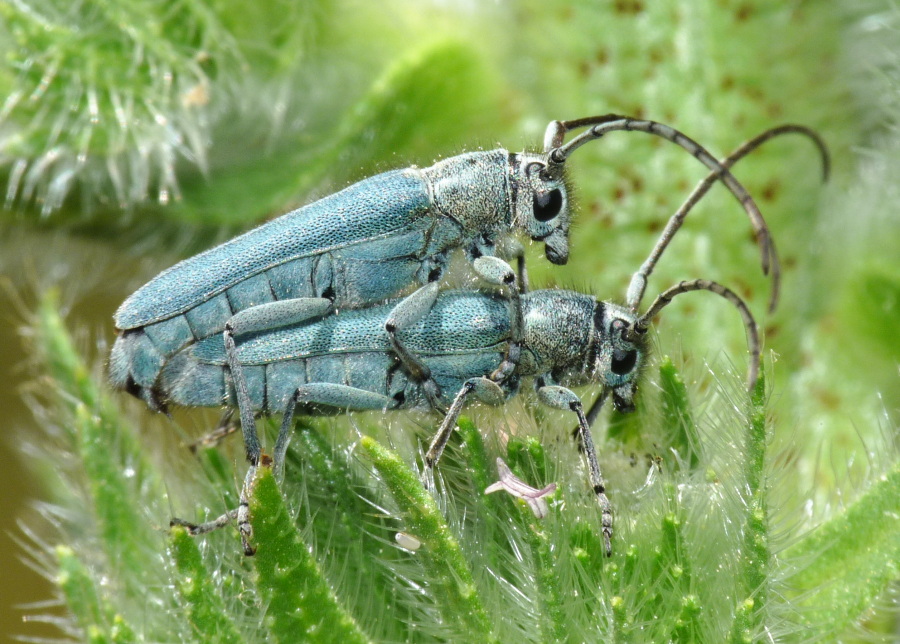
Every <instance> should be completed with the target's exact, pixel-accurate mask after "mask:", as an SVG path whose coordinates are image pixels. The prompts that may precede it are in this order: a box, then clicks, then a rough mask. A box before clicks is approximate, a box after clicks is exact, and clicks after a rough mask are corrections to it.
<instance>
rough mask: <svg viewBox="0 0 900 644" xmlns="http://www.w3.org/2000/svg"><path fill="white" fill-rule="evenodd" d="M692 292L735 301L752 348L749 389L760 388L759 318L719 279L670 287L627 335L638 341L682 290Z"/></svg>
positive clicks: (689, 282)
mask: <svg viewBox="0 0 900 644" xmlns="http://www.w3.org/2000/svg"><path fill="white" fill-rule="evenodd" d="M691 291H711V292H713V293H715V294H716V295H720V296H722V297H724V298H725V299H726V300H728V301H729V302H731V303H732V304H734V306H735V307H736V308H737V310H738V311H739V312H740V314H741V318H743V320H744V328H745V329H746V331H747V346H748V348H749V349H750V366H749V367H748V370H747V389H748V390H750V391H753V388H754V387H756V380H757V378H758V377H759V362H760V354H761V352H762V351H761V348H760V342H759V330H758V328H757V326H756V320H754V319H753V314H752V313H751V312H750V309H749V308H748V307H747V304H746V303H745V302H744V300H742V299H741V298H740V297H739V296H738V295H737V294H736V293H735V292H734V291H732V290H731V289H729V288H727V287H725V286H722V285H721V284H719V283H718V282H712V281H710V280H691V281H685V282H679V283H678V284H676V285H675V286H672V287H671V288H668V289H666V290H665V291H663V292H662V293H660V294H659V295H658V296H657V298H656V300H654V302H653V304H651V305H650V308H649V309H647V311H646V312H645V313H644V314H643V315H641V317H639V318H638V319H637V320H635V322H634V324H633V325H632V327H631V329H629V331H628V332H627V334H626V337H627V338H628V340H629V341H631V342H634V341H635V340H637V339H638V337H639V336H641V335H643V334H644V333H646V332H647V329H648V328H649V327H650V323H651V322H652V321H653V318H655V317H656V316H657V315H659V312H660V311H662V310H663V309H664V308H666V306H668V305H669V303H671V302H672V300H673V299H674V298H675V297H677V296H678V295H681V294H682V293H690V292H691Z"/></svg>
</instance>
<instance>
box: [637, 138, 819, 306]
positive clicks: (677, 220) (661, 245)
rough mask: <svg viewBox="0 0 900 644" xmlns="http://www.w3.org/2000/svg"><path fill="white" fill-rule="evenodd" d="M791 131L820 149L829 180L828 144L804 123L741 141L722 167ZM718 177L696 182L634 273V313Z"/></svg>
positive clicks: (775, 293)
mask: <svg viewBox="0 0 900 644" xmlns="http://www.w3.org/2000/svg"><path fill="white" fill-rule="evenodd" d="M791 133H794V134H802V135H803V136H806V137H807V138H809V139H810V140H811V141H812V142H813V143H814V144H815V146H816V148H818V151H819V155H820V156H821V158H822V181H823V182H825V181H828V176H829V174H830V173H831V159H830V157H829V154H828V146H827V145H826V144H825V141H824V140H823V139H822V137H821V136H819V134H818V133H817V132H816V131H815V130H812V129H810V128H808V127H805V126H803V125H795V124H786V125H780V126H778V127H773V128H771V129H769V130H766V131H765V132H763V133H762V134H759V135H758V136H756V137H754V138H752V139H750V140H749V141H746V142H744V143H743V144H741V146H740V147H739V148H737V149H736V150H735V151H734V152H732V153H731V154H730V155H729V156H727V157H725V158H724V159H722V160H721V161H719V163H721V165H722V167H724V168H731V167H732V166H733V165H734V164H735V163H737V162H738V161H740V160H741V159H743V158H744V157H745V156H747V155H748V154H750V153H751V152H753V151H754V150H755V149H756V148H758V147H759V146H761V145H762V144H763V143H765V142H766V141H769V140H770V139H774V138H775V137H776V136H781V135H783V134H791ZM716 179H718V174H717V173H716V172H710V173H709V174H708V175H707V176H706V177H705V178H704V179H703V180H702V181H700V183H698V184H697V186H696V187H695V188H694V191H693V192H691V194H690V196H688V198H687V199H686V200H685V202H684V203H683V204H681V207H680V208H679V209H678V210H676V211H675V214H674V215H672V217H671V218H670V219H669V222H668V223H667V224H666V227H665V229H664V230H663V231H662V234H661V235H660V237H659V241H658V242H656V246H655V247H654V248H653V251H652V252H651V253H650V256H649V257H648V258H647V260H646V261H645V262H644V263H643V264H642V265H641V268H640V269H639V270H638V271H637V272H636V273H635V274H634V275H633V276H632V278H631V284H630V285H629V287H628V295H627V297H626V300H627V304H628V307H629V308H630V309H631V310H632V312H635V311H637V310H638V308H640V305H641V300H642V299H643V297H644V292H645V291H646V289H647V280H648V279H649V278H650V274H651V273H652V272H653V269H654V268H656V263H657V262H658V261H659V258H660V257H661V256H662V254H663V252H664V251H665V250H666V248H667V247H668V245H669V242H671V241H672V238H673V237H674V236H675V233H676V232H678V229H679V228H681V226H682V224H683V223H684V220H685V218H686V217H687V215H688V213H689V212H690V211H691V209H693V207H694V206H696V205H697V204H698V203H699V202H700V200H701V199H702V198H703V197H704V196H705V195H706V193H707V192H709V189H710V188H711V187H712V185H713V184H714V183H715V182H716ZM775 268H776V269H777V268H778V264H777V263H776V264H775ZM778 283H779V280H777V279H773V280H772V286H773V288H772V296H771V298H770V300H769V311H770V312H772V311H774V310H775V306H776V304H777V303H778V290H777V286H778Z"/></svg>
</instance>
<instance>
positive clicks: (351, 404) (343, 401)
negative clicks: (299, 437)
mask: <svg viewBox="0 0 900 644" xmlns="http://www.w3.org/2000/svg"><path fill="white" fill-rule="evenodd" d="M297 405H313V406H318V407H334V408H336V409H344V410H349V411H365V410H375V409H390V408H392V407H395V406H396V405H397V401H396V400H395V399H394V398H391V397H389V396H385V395H383V394H378V393H375V392H372V391H368V390H366V389H359V388H357V387H349V386H347V385H338V384H334V383H328V382H313V383H309V384H306V385H301V386H299V387H297V388H296V389H295V390H294V393H293V395H292V396H291V397H290V398H289V399H288V402H287V406H286V407H285V410H284V415H283V416H282V419H281V428H280V429H279V430H278V438H277V439H276V441H275V451H274V453H273V456H272V458H273V460H274V462H275V474H276V475H280V474H281V470H282V469H283V467H284V457H285V454H287V448H288V443H289V442H290V436H291V430H292V429H293V427H294V411H295V409H296V407H297Z"/></svg>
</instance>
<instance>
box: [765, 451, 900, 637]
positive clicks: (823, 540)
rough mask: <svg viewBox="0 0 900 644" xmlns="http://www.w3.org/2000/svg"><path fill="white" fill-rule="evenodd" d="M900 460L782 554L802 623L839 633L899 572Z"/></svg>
mask: <svg viewBox="0 0 900 644" xmlns="http://www.w3.org/2000/svg"><path fill="white" fill-rule="evenodd" d="M898 534H900V464H897V463H895V464H894V466H893V468H892V469H891V470H890V471H888V472H887V473H885V474H884V475H883V476H881V477H879V478H878V479H877V480H876V481H874V482H873V483H872V484H871V485H870V487H869V489H868V490H867V491H866V492H865V493H864V494H862V495H861V496H860V497H859V498H858V499H856V501H854V502H853V504H852V505H850V506H849V507H848V508H847V509H846V510H845V511H844V512H843V513H841V514H839V515H836V516H835V517H833V518H832V519H830V520H829V521H828V522H826V523H825V524H823V525H821V526H819V527H818V528H816V529H815V530H813V531H811V532H810V533H809V534H808V535H807V536H806V537H805V538H803V539H801V540H800V541H798V542H797V543H795V544H794V545H792V546H791V547H790V548H788V549H787V550H785V551H784V552H783V553H782V554H781V558H782V559H783V560H784V561H786V562H793V564H794V565H795V566H797V567H798V570H797V572H796V573H795V574H794V575H792V576H791V577H790V582H789V586H790V588H791V594H792V595H793V596H794V597H795V598H796V599H795V601H797V603H798V604H799V611H800V613H799V614H800V615H801V616H802V623H803V626H804V627H807V628H811V629H815V630H816V631H817V632H821V633H840V632H843V631H844V630H846V629H847V628H849V627H850V626H852V625H853V624H856V623H858V622H859V620H860V619H861V618H862V617H863V616H864V615H865V613H866V612H867V611H868V610H869V608H870V607H871V606H872V604H873V602H875V600H876V599H877V598H878V597H880V596H881V595H882V594H883V593H884V592H885V591H886V590H887V589H888V587H889V586H890V585H891V584H893V583H894V582H896V580H897V579H898V578H900V539H898V538H897V535H898Z"/></svg>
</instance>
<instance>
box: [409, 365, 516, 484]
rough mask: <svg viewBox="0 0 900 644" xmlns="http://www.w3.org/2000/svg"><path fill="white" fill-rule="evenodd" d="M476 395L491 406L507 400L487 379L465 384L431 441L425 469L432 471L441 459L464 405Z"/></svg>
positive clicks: (471, 380) (469, 381)
mask: <svg viewBox="0 0 900 644" xmlns="http://www.w3.org/2000/svg"><path fill="white" fill-rule="evenodd" d="M471 393H474V394H475V397H476V398H478V400H480V401H482V402H484V403H487V404H489V405H499V404H501V403H502V402H503V400H504V398H506V394H505V393H504V391H503V389H502V388H501V387H500V385H498V384H497V383H496V382H494V381H493V380H488V379H487V378H470V379H469V380H466V381H465V382H464V383H463V386H462V389H460V390H459V393H457V394H456V398H454V399H453V404H452V405H450V409H449V410H448V411H447V414H446V415H445V416H444V420H443V421H442V422H441V426H440V427H439V428H438V430H437V433H436V434H435V435H434V438H433V439H432V441H431V445H430V446H429V448H428V452H427V453H426V454H425V467H426V468H427V469H428V470H431V469H432V468H433V467H434V466H435V465H436V464H437V462H438V461H439V460H440V458H441V454H443V452H444V448H445V447H446V446H447V441H449V440H450V435H451V434H452V433H453V430H454V429H455V428H456V421H458V420H459V414H460V412H462V408H463V405H464V404H465V402H466V398H468V397H469V394H471Z"/></svg>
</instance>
